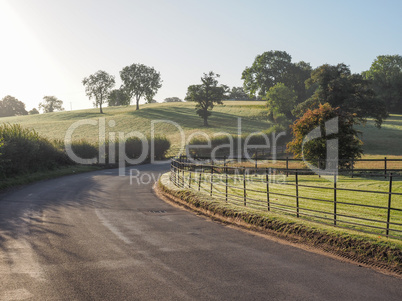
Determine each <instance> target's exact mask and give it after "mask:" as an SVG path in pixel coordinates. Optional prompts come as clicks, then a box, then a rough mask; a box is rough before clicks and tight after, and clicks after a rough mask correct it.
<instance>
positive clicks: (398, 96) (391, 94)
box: [362, 55, 402, 113]
mask: <svg viewBox="0 0 402 301" xmlns="http://www.w3.org/2000/svg"><path fill="white" fill-rule="evenodd" d="M362 75H363V77H364V78H366V79H368V80H371V83H372V87H373V89H374V91H375V92H376V94H377V95H378V97H379V98H381V99H382V100H383V101H384V102H385V105H386V106H387V110H388V112H390V113H402V56H400V55H379V56H377V58H376V60H375V61H374V62H373V63H372V65H371V67H370V69H369V70H368V71H365V72H363V74H362Z"/></svg>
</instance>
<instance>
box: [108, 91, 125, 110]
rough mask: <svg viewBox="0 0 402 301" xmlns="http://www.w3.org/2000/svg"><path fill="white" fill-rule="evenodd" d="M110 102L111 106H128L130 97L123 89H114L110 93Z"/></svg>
mask: <svg viewBox="0 0 402 301" xmlns="http://www.w3.org/2000/svg"><path fill="white" fill-rule="evenodd" d="M108 104H109V106H128V105H129V104H130V99H129V98H128V95H127V93H126V92H125V91H124V90H123V89H114V90H112V91H111V92H110V94H109V97H108Z"/></svg>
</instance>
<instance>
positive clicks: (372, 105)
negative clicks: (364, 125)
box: [293, 64, 388, 127]
mask: <svg viewBox="0 0 402 301" xmlns="http://www.w3.org/2000/svg"><path fill="white" fill-rule="evenodd" d="M306 85H307V87H308V88H310V87H314V88H315V92H314V94H313V95H312V96H311V97H310V98H309V99H307V100H306V101H305V102H304V103H301V104H299V105H298V106H297V107H296V108H295V110H294V111H293V113H294V115H296V116H301V115H303V114H304V112H306V110H307V109H315V108H317V107H318V106H319V104H324V103H329V104H330V105H331V106H332V107H339V108H340V109H341V110H343V111H345V112H349V113H355V114H356V117H357V118H358V119H359V120H360V122H365V121H366V120H367V118H368V117H372V118H374V120H375V123H376V126H377V127H380V126H381V124H382V122H383V120H384V119H385V118H387V116H388V114H387V111H386V108H385V104H384V102H383V101H382V100H380V99H379V98H377V97H376V95H375V92H374V91H373V90H372V89H371V87H370V82H369V81H367V80H365V79H364V78H363V77H362V76H361V75H360V74H352V73H351V72H350V69H349V67H348V66H346V65H345V64H338V65H336V66H332V65H328V64H325V65H322V66H320V67H318V68H317V69H315V70H314V71H313V72H312V73H311V78H310V79H309V80H307V81H306Z"/></svg>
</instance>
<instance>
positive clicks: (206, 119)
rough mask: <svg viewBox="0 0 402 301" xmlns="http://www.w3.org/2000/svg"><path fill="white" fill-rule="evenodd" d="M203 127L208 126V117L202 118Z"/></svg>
mask: <svg viewBox="0 0 402 301" xmlns="http://www.w3.org/2000/svg"><path fill="white" fill-rule="evenodd" d="M204 126H208V117H206V116H205V117H204Z"/></svg>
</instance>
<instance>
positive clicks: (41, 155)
mask: <svg viewBox="0 0 402 301" xmlns="http://www.w3.org/2000/svg"><path fill="white" fill-rule="evenodd" d="M2 141H3V142H2ZM146 143H147V144H148V145H149V147H148V151H147V152H146V153H145V156H144V161H147V160H148V161H149V160H150V159H151V143H152V144H153V147H154V153H153V156H154V159H156V160H161V159H163V158H165V156H166V153H167V151H168V149H169V147H170V141H169V140H168V139H167V138H166V137H163V136H156V137H155V138H154V139H153V140H151V138H150V137H147V141H146ZM123 145H124V147H125V149H124V155H125V156H124V158H122V159H125V158H129V159H137V158H139V157H140V156H141V154H142V151H143V148H142V142H141V140H140V139H139V138H129V139H127V140H126V141H122V142H120V143H119V141H116V143H115V145H114V146H113V147H114V148H115V152H114V154H113V156H115V157H114V158H110V156H112V153H109V150H110V149H111V147H110V145H109V143H107V144H106V145H103V147H104V148H105V150H106V153H105V155H106V158H102V159H105V160H104V161H103V162H106V163H108V162H112V163H115V162H117V163H118V162H120V161H119V154H120V152H119V147H122V146H123ZM71 149H72V151H73V152H74V154H75V155H76V156H78V157H79V158H81V159H92V158H99V155H100V152H99V149H100V147H99V145H98V144H97V143H93V142H88V141H86V140H84V139H81V140H77V141H73V142H72V143H71ZM144 151H145V150H144ZM101 162H102V161H101ZM72 164H75V162H73V160H72V159H70V158H69V156H68V154H67V152H66V150H65V145H64V141H62V140H54V141H49V140H48V139H46V138H43V137H41V136H39V134H38V133H37V132H36V131H35V130H31V129H26V128H23V127H22V126H21V125H19V124H2V125H0V179H4V178H9V177H14V176H19V175H22V174H29V173H32V172H37V171H45V170H51V169H55V168H57V167H59V166H65V165H72Z"/></svg>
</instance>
